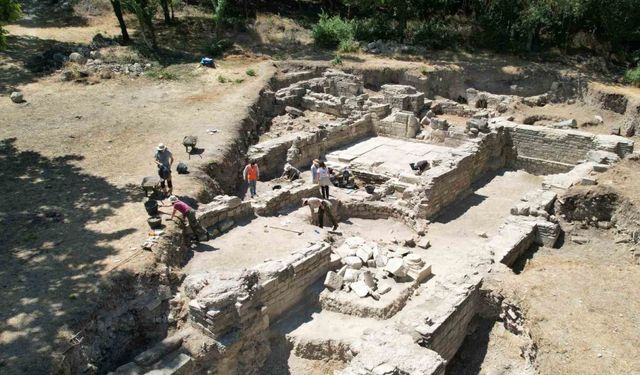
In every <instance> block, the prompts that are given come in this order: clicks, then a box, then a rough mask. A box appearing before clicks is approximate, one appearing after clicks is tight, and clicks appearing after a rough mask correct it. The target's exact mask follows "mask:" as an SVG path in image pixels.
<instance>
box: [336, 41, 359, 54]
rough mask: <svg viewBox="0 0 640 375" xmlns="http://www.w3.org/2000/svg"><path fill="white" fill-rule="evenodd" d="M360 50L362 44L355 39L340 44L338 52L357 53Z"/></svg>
mask: <svg viewBox="0 0 640 375" xmlns="http://www.w3.org/2000/svg"><path fill="white" fill-rule="evenodd" d="M359 49H360V44H358V42H356V41H355V40H353V39H347V40H343V41H341V42H340V45H339V46H338V51H340V52H343V53H351V52H357V51H358V50H359Z"/></svg>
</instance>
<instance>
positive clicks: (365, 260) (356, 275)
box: [324, 237, 431, 300]
mask: <svg viewBox="0 0 640 375" xmlns="http://www.w3.org/2000/svg"><path fill="white" fill-rule="evenodd" d="M332 257H333V258H334V260H339V262H340V264H342V267H341V268H340V269H339V270H338V271H337V272H334V271H329V272H328V273H327V276H326V278H325V281H324V285H325V286H326V287H327V288H328V289H329V290H331V291H338V290H342V291H344V292H347V293H350V292H353V293H354V294H355V295H357V296H358V297H360V298H366V297H368V296H370V297H371V298H373V299H374V300H378V299H380V296H381V295H384V294H386V293H388V292H389V291H391V289H392V286H393V284H394V283H395V282H403V281H410V280H413V281H415V282H418V283H420V282H422V281H424V280H425V279H426V278H427V277H429V275H431V266H429V265H426V264H425V262H424V261H423V260H422V258H421V257H420V256H419V255H417V254H414V253H412V252H411V251H410V250H409V249H408V248H405V247H398V248H396V249H393V248H387V247H385V246H381V245H379V244H377V243H368V242H366V241H365V240H364V239H362V238H360V237H350V238H348V239H347V240H346V241H345V242H344V244H343V245H342V246H340V247H338V248H336V249H335V250H334V253H333V255H332ZM391 281H393V282H391Z"/></svg>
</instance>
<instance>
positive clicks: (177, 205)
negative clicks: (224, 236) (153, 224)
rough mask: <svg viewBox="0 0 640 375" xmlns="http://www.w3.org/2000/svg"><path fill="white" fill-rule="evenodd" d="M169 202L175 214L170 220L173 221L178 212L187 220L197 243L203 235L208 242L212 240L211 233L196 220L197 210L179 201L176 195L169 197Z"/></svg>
mask: <svg viewBox="0 0 640 375" xmlns="http://www.w3.org/2000/svg"><path fill="white" fill-rule="evenodd" d="M169 202H171V205H172V206H173V212H171V218H169V219H168V220H173V218H174V216H175V215H176V211H178V212H180V213H181V214H182V218H183V219H184V218H186V219H187V222H188V223H189V227H190V228H191V230H192V231H193V234H194V235H195V237H196V241H200V235H201V234H204V237H205V238H206V241H208V240H209V239H210V238H211V236H210V235H209V232H207V230H206V229H205V228H204V227H203V226H202V225H200V223H199V222H198V219H196V210H194V209H193V208H192V207H191V206H189V205H188V204H186V203H184V202H183V201H181V200H180V199H178V197H176V196H175V195H172V196H170V197H169Z"/></svg>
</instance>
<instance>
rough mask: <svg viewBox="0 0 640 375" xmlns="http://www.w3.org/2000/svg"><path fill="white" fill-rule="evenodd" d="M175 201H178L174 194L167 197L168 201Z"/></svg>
mask: <svg viewBox="0 0 640 375" xmlns="http://www.w3.org/2000/svg"><path fill="white" fill-rule="evenodd" d="M177 201H178V197H176V196H175V195H172V196H170V197H169V202H171V203H176V202H177Z"/></svg>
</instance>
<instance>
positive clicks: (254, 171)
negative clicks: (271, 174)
mask: <svg viewBox="0 0 640 375" xmlns="http://www.w3.org/2000/svg"><path fill="white" fill-rule="evenodd" d="M242 176H243V177H244V180H245V181H246V182H247V184H248V185H249V192H250V193H251V198H253V197H255V196H256V195H258V194H257V193H256V182H257V181H258V179H259V178H260V169H258V165H257V164H256V162H255V161H251V162H250V163H249V164H247V166H246V167H244V171H243V172H242Z"/></svg>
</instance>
